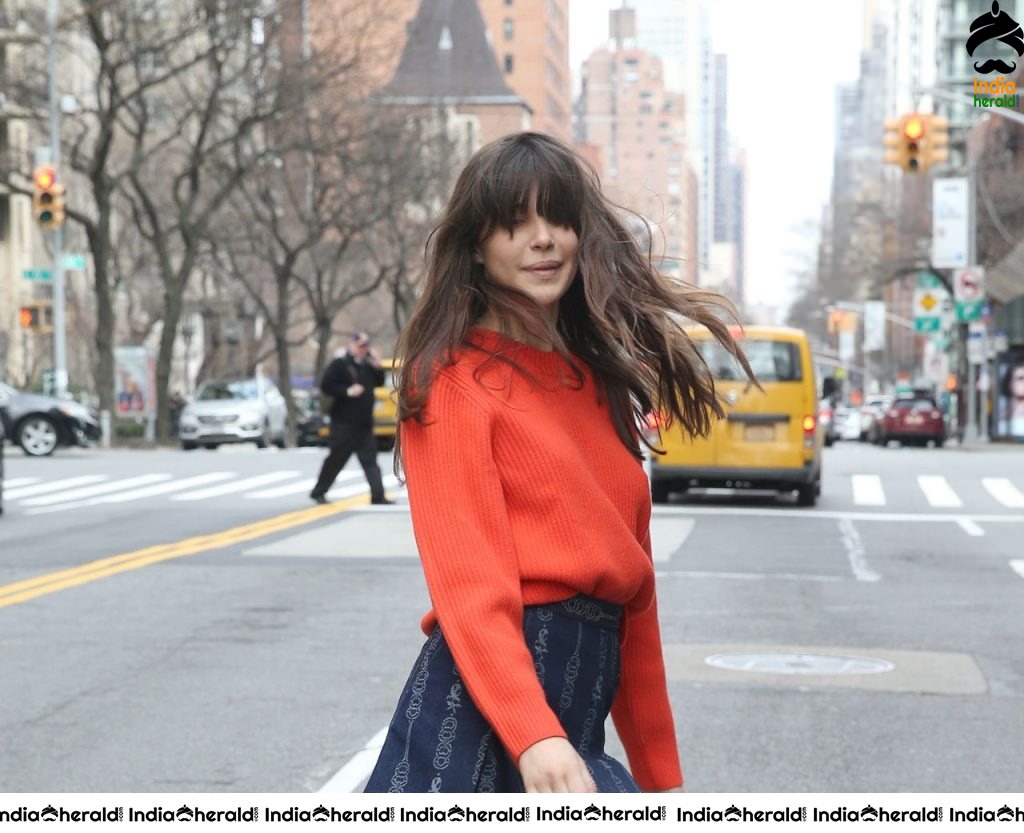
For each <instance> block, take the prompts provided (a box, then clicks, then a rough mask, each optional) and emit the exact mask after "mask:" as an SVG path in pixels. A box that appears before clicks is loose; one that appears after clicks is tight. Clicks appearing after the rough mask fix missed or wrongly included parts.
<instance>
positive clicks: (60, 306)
mask: <svg viewBox="0 0 1024 833" xmlns="http://www.w3.org/2000/svg"><path fill="white" fill-rule="evenodd" d="M57 3H58V0H49V2H48V6H47V13H46V22H47V28H48V30H49V75H50V78H49V88H50V153H51V155H52V157H51V158H52V160H53V169H54V170H55V171H56V172H57V181H58V182H60V181H62V180H63V179H64V177H63V176H62V175H61V169H60V111H59V109H58V105H57ZM63 244H64V230H63V228H62V227H60V226H58V227H57V228H55V229H54V230H53V270H52V271H53V379H54V386H55V387H56V395H57V396H58V397H61V398H63V397H64V396H66V395H67V392H68V368H67V345H66V342H65V323H64V318H65V316H64V264H63V262H62V261H63V259H64V251H63Z"/></svg>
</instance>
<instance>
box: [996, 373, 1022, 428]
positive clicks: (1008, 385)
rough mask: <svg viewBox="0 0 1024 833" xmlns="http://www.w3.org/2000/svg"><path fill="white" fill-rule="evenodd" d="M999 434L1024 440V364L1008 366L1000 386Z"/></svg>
mask: <svg viewBox="0 0 1024 833" xmlns="http://www.w3.org/2000/svg"><path fill="white" fill-rule="evenodd" d="M999 396H1000V402H999V405H1000V409H999V410H1000V419H999V426H998V430H999V434H1000V435H1001V436H1004V437H1016V438H1018V439H1024V362H1018V363H1011V364H1009V365H1008V366H1007V368H1006V371H1005V373H1004V374H1003V378H1002V381H1001V384H1000V385H999Z"/></svg>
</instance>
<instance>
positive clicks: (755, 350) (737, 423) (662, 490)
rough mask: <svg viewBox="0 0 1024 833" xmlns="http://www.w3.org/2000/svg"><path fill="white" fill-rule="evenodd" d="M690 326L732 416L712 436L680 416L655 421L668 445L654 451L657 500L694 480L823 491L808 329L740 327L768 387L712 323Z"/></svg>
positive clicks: (800, 492)
mask: <svg viewBox="0 0 1024 833" xmlns="http://www.w3.org/2000/svg"><path fill="white" fill-rule="evenodd" d="M686 331H687V333H688V334H689V335H690V336H691V337H692V338H693V339H694V340H695V341H696V343H697V345H698V347H699V349H700V351H701V354H702V355H703V356H704V360H705V361H706V362H707V363H708V367H709V368H711V372H712V374H713V375H714V378H715V388H716V390H717V392H718V395H719V397H720V399H721V401H722V406H723V408H724V409H725V417H724V418H722V419H719V420H717V421H716V423H715V425H714V426H713V427H712V429H711V433H710V435H709V436H708V437H706V438H704V437H691V436H690V435H689V434H687V433H685V431H684V430H683V428H682V427H681V426H680V425H678V424H674V425H673V426H672V427H671V428H666V427H665V426H664V425H656V427H658V428H659V430H660V439H661V448H663V449H664V450H665V452H666V453H665V454H663V455H661V454H652V455H651V465H650V472H651V498H652V500H653V501H654V502H655V503H666V502H667V501H668V499H669V495H670V493H672V492H686V491H687V490H689V489H693V488H729V489H766V490H776V491H779V492H793V491H795V492H796V494H797V502H798V503H799V504H800V505H801V506H813V505H814V504H815V503H816V502H817V499H818V496H819V495H820V494H821V457H822V442H823V436H822V431H821V428H820V426H819V423H818V386H817V381H816V379H815V373H814V361H813V358H812V356H811V347H810V342H809V341H808V338H807V334H806V333H805V332H804V331H803V330H797V329H790V328H787V327H755V326H751V327H747V328H745V329H744V330H742V331H740V330H738V329H737V330H735V331H733V335H734V336H735V337H736V338H737V339H738V340H739V343H740V345H741V346H742V348H743V351H744V352H745V354H746V356H747V360H748V361H749V362H750V366H751V367H752V368H753V370H754V373H755V374H756V376H757V380H758V382H759V383H760V385H761V387H762V388H763V391H762V390H758V388H757V386H756V385H754V384H753V383H751V382H750V381H749V380H748V379H747V377H746V375H745V374H744V372H743V369H742V368H741V367H740V366H739V363H738V362H737V361H736V360H735V358H733V356H732V355H730V354H729V353H728V351H726V350H725V349H724V348H723V347H722V346H721V344H719V343H718V341H717V340H716V339H715V338H714V336H712V335H711V332H710V331H709V330H707V329H706V328H703V327H688V328H687V330H686ZM660 421H661V420H660V419H659V418H658V417H657V416H655V418H654V422H655V423H660ZM656 447H657V446H656Z"/></svg>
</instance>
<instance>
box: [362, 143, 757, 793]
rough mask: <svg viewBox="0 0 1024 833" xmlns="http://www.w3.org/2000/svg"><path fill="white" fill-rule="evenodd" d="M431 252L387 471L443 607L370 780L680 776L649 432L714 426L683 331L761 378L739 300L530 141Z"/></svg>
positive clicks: (457, 212) (526, 786)
mask: <svg viewBox="0 0 1024 833" xmlns="http://www.w3.org/2000/svg"><path fill="white" fill-rule="evenodd" d="M428 251H429V254H428V271H427V276H426V280H425V284H424V287H423V292H422V295H421V297H420V299H419V301H418V305H417V307H416V309H415V311H414V313H413V315H412V317H411V318H410V320H409V322H408V324H407V325H406V327H405V329H404V331H403V332H402V334H401V337H400V339H399V345H398V350H397V352H398V354H399V355H401V356H402V357H403V358H404V369H403V372H402V374H401V377H400V379H399V381H398V392H399V393H398V397H399V420H400V428H399V436H398V445H397V447H396V453H395V461H396V463H395V472H396V474H398V473H399V461H401V464H402V467H403V468H404V471H405V474H406V476H407V480H408V490H409V503H410V508H411V513H412V522H413V528H414V531H415V534H416V541H417V545H418V548H419V552H420V557H421V560H422V562H423V568H424V573H425V576H426V581H427V587H428V589H429V591H430V596H431V601H432V604H433V609H432V610H431V611H430V612H429V613H428V614H427V615H426V616H425V617H424V619H423V621H422V623H421V626H422V628H423V631H424V633H426V634H427V635H428V636H429V639H428V641H427V643H426V645H425V646H424V648H423V650H422V652H421V653H420V656H419V659H418V660H417V662H416V664H415V666H414V668H413V670H412V673H411V675H410V677H409V682H408V684H407V685H406V688H405V690H404V692H403V693H402V696H401V698H400V701H399V704H398V708H397V710H396V712H395V716H394V719H393V720H392V722H391V725H390V727H389V731H388V734H387V738H386V740H385V743H384V747H383V749H382V751H381V755H380V759H379V760H378V762H377V766H376V768H375V770H374V772H373V774H372V775H371V777H370V781H369V783H368V785H367V788H366V789H367V791H368V792H385V791H392V792H405V791H408V792H427V791H444V792H449V791H451V792H474V791H496V792H515V791H523V790H525V791H526V792H594V791H598V790H600V791H621V792H637V791H639V790H641V789H643V790H649V791H667V790H676V789H681V787H682V774H681V771H680V765H679V757H678V752H677V749H676V737H675V729H674V726H673V721H672V713H671V710H670V706H669V700H668V693H667V686H666V681H665V669H664V663H663V660H662V652H661V639H660V634H659V628H658V615H657V606H656V603H655V593H654V569H653V564H652V560H651V543H650V533H649V523H650V513H651V498H650V491H649V487H648V483H647V478H646V476H645V474H644V470H643V467H642V461H643V459H644V458H643V453H642V452H641V449H640V441H641V440H640V432H639V431H638V430H637V427H636V426H637V424H638V419H640V418H642V417H643V415H645V414H647V413H649V412H651V411H652V410H653V408H654V405H653V403H654V402H655V401H657V402H659V403H660V407H661V410H662V411H664V412H666V414H669V415H671V418H675V419H679V420H681V421H682V423H683V424H684V425H685V426H686V427H687V429H688V430H690V431H691V432H692V433H695V434H703V433H707V431H708V430H709V428H710V425H711V419H712V413H715V414H718V415H721V409H720V407H719V405H718V402H717V401H716V398H715V390H714V384H713V382H712V379H711V376H710V373H709V372H708V369H707V367H706V365H705V364H704V363H703V361H702V360H701V358H700V356H699V353H698V352H697V350H696V349H695V347H694V345H693V343H692V342H691V341H690V339H689V338H688V337H687V336H686V335H685V334H684V333H683V331H682V330H681V329H680V327H679V323H678V322H679V320H680V319H682V318H688V319H691V320H694V321H697V322H699V323H702V324H705V325H706V326H708V327H709V328H711V330H712V331H713V332H714V333H715V335H716V336H717V337H718V338H719V340H720V341H721V342H722V343H723V344H724V345H726V347H727V348H728V349H729V350H730V351H731V352H733V353H734V354H736V355H737V356H738V358H740V360H741V361H742V362H743V363H744V366H745V367H747V366H746V363H745V359H744V358H743V357H742V353H741V352H740V351H739V350H738V348H737V346H736V343H735V342H734V341H733V339H732V338H731V337H730V335H729V332H728V330H727V328H726V327H725V326H724V325H723V323H722V322H721V321H720V319H719V318H718V316H717V315H716V312H720V311H727V312H730V313H733V308H732V306H731V304H729V302H728V301H727V300H726V299H724V298H723V297H721V296H718V295H716V294H714V293H707V292H700V291H698V290H696V289H693V288H684V287H682V286H680V285H678V284H675V283H672V282H670V281H668V280H666V279H664V278H663V277H661V276H660V275H658V274H657V273H656V272H655V270H654V269H653V268H652V266H651V264H650V259H649V257H646V256H644V254H643V253H642V252H641V251H640V250H639V248H638V247H637V245H636V242H635V241H634V240H633V239H632V237H631V236H630V235H629V233H628V232H627V231H626V230H625V228H624V226H623V224H622V222H621V221H620V220H619V219H618V216H617V214H616V211H615V209H614V207H613V206H612V205H611V204H610V203H609V202H608V201H607V200H606V199H605V197H604V196H603V195H602V194H601V191H600V186H599V183H598V179H597V175H596V174H595V173H594V171H593V169H592V168H590V166H589V165H588V164H587V163H586V162H584V161H583V160H582V159H580V158H579V157H578V156H577V155H576V154H575V153H574V152H573V151H572V150H571V149H570V148H569V147H567V146H565V145H564V144H562V143H561V142H559V141H557V140H555V139H553V138H551V137H549V136H545V135H541V134H537V133H522V134H517V135H512V136H508V137H506V138H503V139H500V140H499V141H496V142H494V143H492V144H490V145H488V146H486V147H484V148H483V149H481V150H480V151H479V152H478V153H477V154H476V155H475V156H474V157H473V158H472V159H471V160H470V161H469V163H468V165H467V166H466V168H465V170H464V171H463V172H462V174H461V176H460V177H459V180H458V182H457V184H456V186H455V190H454V192H453V194H452V197H451V200H450V202H449V204H448V207H447V211H446V213H445V215H444V217H443V219H442V221H441V223H440V225H439V226H438V228H437V229H436V230H435V232H434V235H433V236H432V239H431V243H430V245H429V247H428ZM716 308H717V309H716ZM747 369H748V372H749V368H747ZM609 711H610V712H611V715H612V718H613V720H614V722H615V726H616V729H617V731H618V733H619V736H620V738H621V739H622V742H623V745H624V747H625V749H626V753H627V756H628V758H629V764H630V767H631V770H632V776H631V774H630V772H627V771H626V769H625V767H623V766H622V765H621V764H620V763H618V762H617V761H615V760H614V759H612V758H611V757H609V756H608V755H606V754H605V753H604V722H605V719H606V717H607V716H608V714H609Z"/></svg>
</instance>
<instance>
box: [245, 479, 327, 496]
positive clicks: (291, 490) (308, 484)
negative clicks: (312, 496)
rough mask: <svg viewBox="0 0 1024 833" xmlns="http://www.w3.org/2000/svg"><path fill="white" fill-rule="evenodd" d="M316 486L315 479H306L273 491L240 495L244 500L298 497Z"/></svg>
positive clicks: (277, 487) (263, 490)
mask: <svg viewBox="0 0 1024 833" xmlns="http://www.w3.org/2000/svg"><path fill="white" fill-rule="evenodd" d="M315 485H316V478H315V477H307V478H305V479H304V480H300V481H299V482H298V483H287V484H285V485H284V486H276V487H274V488H273V489H262V490H261V491H259V492H250V493H249V494H247V495H242V497H244V498H245V499H246V500H267V499H269V498H275V497H287V496H288V495H298V494H302V493H303V492H306V493H307V494H308V493H309V492H311V491H313V487H314V486H315Z"/></svg>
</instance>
